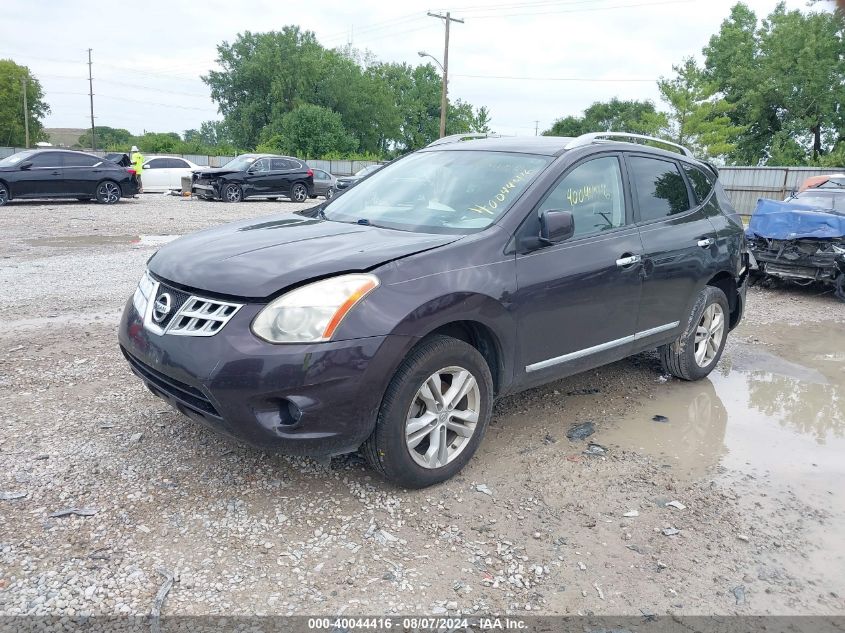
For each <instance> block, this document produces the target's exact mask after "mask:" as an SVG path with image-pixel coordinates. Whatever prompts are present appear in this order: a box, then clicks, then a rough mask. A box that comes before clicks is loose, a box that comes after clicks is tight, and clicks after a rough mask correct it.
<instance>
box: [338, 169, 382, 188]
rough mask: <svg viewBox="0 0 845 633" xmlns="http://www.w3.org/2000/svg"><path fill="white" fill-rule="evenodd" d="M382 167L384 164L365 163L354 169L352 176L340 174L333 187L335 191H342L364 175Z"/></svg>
mask: <svg viewBox="0 0 845 633" xmlns="http://www.w3.org/2000/svg"><path fill="white" fill-rule="evenodd" d="M382 167H384V165H367V166H366V167H364V168H362V169H359V170H358V171H356V172H355V174H354V175H352V176H341V177H340V178H338V179H337V182H335V185H334V186H335V189H336V190H337V191H343V190H344V189H348V188H349V187H351V186H352V185H354V184H355V183H356V182H358V181H359V180H361V179H362V178H364V177H365V176H369V175H370V174H372V173H373V172H376V171H378V170H379V169H381V168H382Z"/></svg>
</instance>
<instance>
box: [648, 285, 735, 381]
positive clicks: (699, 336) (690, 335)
mask: <svg viewBox="0 0 845 633" xmlns="http://www.w3.org/2000/svg"><path fill="white" fill-rule="evenodd" d="M729 317H730V310H729V309H728V298H727V297H726V296H725V293H724V292H722V290H720V289H719V288H715V287H714V286H706V287H705V288H704V289H703V290H702V291H701V293H700V294H699V295H698V298H697V299H696V302H695V305H694V306H693V308H692V312H691V314H690V318H689V321H688V322H687V327H686V329H685V330H684V333H683V334H681V336H680V337H679V338H678V339H677V340H676V341H673V342H672V343H669V344H668V345H663V346H661V347H660V348H659V349H658V352H659V353H660V361H661V363H662V365H663V369H664V371H666V372H667V373H669V374H671V375H673V376H676V377H677V378H681V379H683V380H700V379H701V378H704V377H705V376H707V375H708V374H709V373H710V372H711V371H713V369H714V368H715V367H716V364H717V363H718V362H719V359H720V358H721V357H722V352H723V351H724V349H725V342H726V341H727V340H728V319H729Z"/></svg>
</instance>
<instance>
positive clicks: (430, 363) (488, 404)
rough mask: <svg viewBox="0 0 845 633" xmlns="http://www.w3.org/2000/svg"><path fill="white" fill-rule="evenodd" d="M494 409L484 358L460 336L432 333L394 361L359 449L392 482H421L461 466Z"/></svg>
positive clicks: (415, 485)
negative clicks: (370, 431)
mask: <svg viewBox="0 0 845 633" xmlns="http://www.w3.org/2000/svg"><path fill="white" fill-rule="evenodd" d="M492 411H493V378H492V376H491V374H490V368H489V367H488V365H487V362H486V361H485V360H484V357H483V356H482V355H481V354H480V353H479V352H478V350H476V349H475V348H474V347H472V346H471V345H469V344H467V343H464V342H463V341H460V340H458V339H454V338H451V337H447V336H434V337H431V338H429V339H427V340H425V341H423V342H422V343H420V344H419V345H418V346H417V347H415V348H414V349H413V350H412V351H411V353H410V354H409V355H408V357H407V358H406V359H405V360H404V361H403V362H402V364H401V365H400V366H399V369H398V370H397V371H396V374H395V375H394V376H393V379H392V380H391V381H390V385H389V386H388V388H387V391H386V393H385V395H384V399H383V400H382V404H381V408H380V409H379V414H378V420H377V422H376V428H375V430H374V431H373V434H372V435H371V436H370V437H369V439H368V440H367V441H366V442H365V443H364V446H363V447H362V452H363V453H364V456H365V457H366V458H367V461H368V462H369V463H370V465H371V466H372V467H373V469H374V470H376V472H378V473H379V474H380V475H382V476H383V477H385V478H386V479H388V480H389V481H392V482H394V483H396V484H399V485H400V486H405V487H406V488H425V487H426V486H431V485H432V484H436V483H440V482H442V481H445V480H447V479H449V478H450V477H452V476H453V475H455V474H456V473H457V472H458V471H460V470H461V469H462V468H463V467H464V466H465V465H466V463H467V462H468V461H469V460H470V458H471V457H472V455H473V453H475V451H476V449H477V448H478V445H479V444H480V443H481V439H482V438H483V437H484V431H485V429H486V428H487V424H488V423H489V421H490V417H491V415H492Z"/></svg>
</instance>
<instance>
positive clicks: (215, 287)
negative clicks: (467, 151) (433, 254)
mask: <svg viewBox="0 0 845 633" xmlns="http://www.w3.org/2000/svg"><path fill="white" fill-rule="evenodd" d="M460 237H461V236H460V235H432V234H429V233H410V232H406V231H395V230H391V229H383V228H378V227H374V226H362V225H358V224H346V223H341V222H330V221H327V220H320V219H316V218H307V217H303V216H299V215H292V214H290V213H284V214H279V215H275V216H270V217H266V218H260V219H253V220H248V221H244V222H237V223H234V224H227V225H224V226H221V227H217V228H213V229H208V230H205V231H201V232H199V233H194V234H192V235H187V236H185V237H181V238H179V239H178V240H175V241H173V242H170V243H169V244H167V245H166V246H164V247H163V248H162V249H161V250H159V251H158V252H157V253H156V254H155V255H154V256H153V257H152V258H151V259H150V261H149V264H148V266H149V269H150V271H151V272H152V273H153V274H154V275H156V276H158V277H161V278H162V279H164V280H167V281H171V282H173V283H175V284H178V285H181V286H185V287H187V288H192V289H196V290H200V291H206V292H209V293H215V294H222V295H229V296H233V297H239V298H244V299H265V298H267V297H270V296H271V295H274V294H276V293H278V292H279V291H280V290H283V289H284V288H286V287H288V286H291V285H294V284H298V283H301V282H303V281H307V280H308V279H312V278H318V277H324V276H326V275H331V274H335V273H342V272H351V271H363V270H369V269H372V268H374V267H375V266H378V265H380V264H384V263H387V262H389V261H392V260H395V259H400V258H402V257H407V256H408V255H413V254H414V253H419V252H421V251H425V250H429V249H432V248H437V247H439V246H444V245H446V244H449V243H451V242H454V241H456V240H458V239H460Z"/></svg>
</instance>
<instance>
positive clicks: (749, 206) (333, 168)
mask: <svg viewBox="0 0 845 633" xmlns="http://www.w3.org/2000/svg"><path fill="white" fill-rule="evenodd" d="M22 150H23V148H21V147H0V158H5V157H6V156H11V155H12V154H14V153H16V152H20V151H22ZM94 153H95V154H97V155H98V156H103V155H104V154H105V153H106V152H94ZM156 155H157V156H162V155H163V154H156ZM175 155H176V154H168V156H175ZM180 156H181V157H182V158H185V159H187V160H189V161H191V162H193V163H195V164H197V165H202V166H203V167H205V166H208V167H220V166H221V165H224V164H225V163H227V162H228V161H230V160H232V158H233V157H232V156H205V155H198V154H181V155H180ZM307 162H308V165H309V166H310V167H312V168H314V169H322V170H324V171H327V172H329V173H330V174H334V175H335V176H349V175H351V174H354V173H355V172H357V171H358V170H359V169H362V168H364V167H366V166H367V165H375V164H378V163H377V162H376V161H368V160H308V161H307ZM843 171H845V169H821V168H819V167H721V168H720V169H719V173H720V177H721V180H722V184H723V185H724V187H725V189H726V190H727V192H728V195H730V197H731V200H732V201H733V204H734V207H736V210H737V211H738V212H739V213H740V215H751V213H752V212H753V211H754V207H755V206H756V205H757V198H774V199H777V200H783V199H784V198H785V197H786V196H787V195H789V193H790V192H791V191H794V190H797V189H798V187H800V186H801V183H802V182H804V180H806V179H807V178H809V177H811V176H821V175H824V174H833V173H837V172H843Z"/></svg>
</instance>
